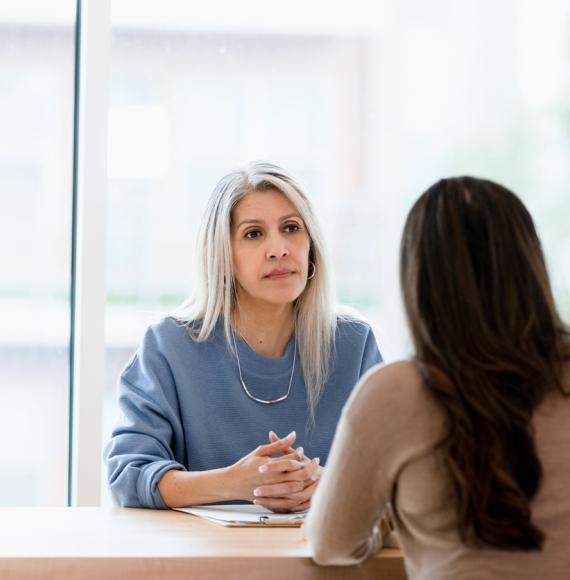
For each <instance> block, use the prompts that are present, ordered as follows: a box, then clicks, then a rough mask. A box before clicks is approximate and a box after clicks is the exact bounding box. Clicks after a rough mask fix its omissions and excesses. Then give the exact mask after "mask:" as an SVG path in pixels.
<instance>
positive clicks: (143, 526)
mask: <svg viewBox="0 0 570 580" xmlns="http://www.w3.org/2000/svg"><path fill="white" fill-rule="evenodd" d="M0 521H1V522H2V525H1V531H0V578H2V580H15V579H24V578H25V579H26V580H33V579H36V578H37V579H39V578H42V579H47V578H49V579H60V578H61V579H72V580H95V579H97V580H100V579H103V580H112V579H115V578H120V579H121V580H130V579H131V578H132V579H135V578H136V579H137V580H146V579H151V578H153V579H154V578H157V579H161V580H171V579H172V580H174V579H178V578H184V579H189V578H196V579H200V580H210V579H217V578H224V579H228V578H240V579H256V580H257V579H259V580H261V579H263V580H279V579H288V580H289V579H291V578H293V579H294V580H303V579H305V578H319V579H322V578H327V579H329V578H330V579H341V578H342V579H344V578H347V579H350V578H358V579H361V578H362V579H364V578H380V579H385V580H405V578H406V576H405V573H404V566H403V560H402V555H401V553H400V551H399V550H396V549H384V550H382V551H381V552H380V553H379V554H378V555H377V556H376V557H374V558H372V559H370V560H369V561H367V562H366V563H365V564H363V565H362V566H356V567H350V568H336V567H325V568H321V567H319V566H316V565H315V564H314V563H313V562H312V560H311V558H310V553H309V547H308V545H307V543H306V542H305V541H304V539H303V535H302V531H301V529H300V528H267V529H264V528H251V529H248V528H225V527H223V526H220V525H218V524H214V523H211V522H208V521H205V520H202V519H200V518H197V517H195V516H191V515H188V514H184V513H180V512H175V511H161V510H141V509H121V508H38V507H34V508H19V507H13V508H0Z"/></svg>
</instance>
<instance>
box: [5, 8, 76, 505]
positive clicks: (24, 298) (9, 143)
mask: <svg viewBox="0 0 570 580" xmlns="http://www.w3.org/2000/svg"><path fill="white" fill-rule="evenodd" d="M37 4H38V3H37V2H30V1H26V0H21V1H19V2H17V3H3V4H2V6H1V7H0V127H1V130H0V247H1V248H2V250H1V252H0V256H1V258H0V320H1V321H2V322H1V324H0V441H2V444H1V445H0V498H1V499H0V503H1V504H2V505H65V503H66V501H67V490H66V479H67V453H68V395H69V392H68V391H69V371H68V362H69V361H68V355H69V353H68V345H69V287H70V261H71V199H72V195H71V192H72V165H73V164H72V161H73V102H74V92H73V78H74V54H75V39H74V30H75V28H74V24H75V2H74V1H69V0H67V1H66V0H50V1H46V2H43V4H44V10H43V11H38V10H37V8H38V5H37ZM48 14H49V16H48Z"/></svg>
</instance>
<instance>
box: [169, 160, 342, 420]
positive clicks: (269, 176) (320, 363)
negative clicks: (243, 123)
mask: <svg viewBox="0 0 570 580" xmlns="http://www.w3.org/2000/svg"><path fill="white" fill-rule="evenodd" d="M275 190H277V191H279V192H281V193H282V194H283V195H285V196H286V197H287V199H288V200H289V201H290V202H291V203H292V204H293V205H294V206H295V208H296V210H297V211H298V212H299V214H300V216H301V218H302V219H303V221H304V222H305V227H306V228H307V232H308V234H309V237H310V240H311V247H310V252H309V260H310V261H311V262H313V264H314V267H315V269H314V276H313V277H312V278H311V279H308V280H307V285H306V286H305V289H304V290H303V292H302V293H301V295H300V296H299V297H298V298H297V299H296V301H295V304H294V313H295V329H296V340H297V346H298V350H299V356H300V359H301V365H302V368H303V374H304V378H305V384H306V388H307V401H308V406H309V412H310V416H311V417H312V418H314V412H315V408H316V405H317V402H318V400H319V397H320V395H321V392H322V389H323V386H324V383H325V381H326V379H327V377H328V374H329V371H330V366H331V360H332V356H333V349H334V337H335V332H336V324H337V316H336V313H335V309H334V307H333V297H332V289H331V283H330V279H329V277H330V275H329V264H328V259H327V257H326V253H325V250H324V245H323V237H322V233H321V229H320V227H319V224H318V222H317V219H316V216H315V213H314V210H313V207H312V205H311V202H310V201H309V198H308V197H307V195H306V194H305V192H304V191H303V189H302V188H301V186H300V185H299V184H298V183H297V181H296V180H295V179H294V178H293V177H291V175H289V174H288V173H287V172H286V171H285V170H283V169H282V168H281V167H278V166H276V165H273V164H272V163H269V162H266V161H254V162H252V163H249V164H248V165H246V166H245V167H243V168H242V169H238V170H236V171H232V172H231V173H228V174H227V175H226V176H225V177H223V178H222V179H220V181H219V182H218V184H217V185H216V187H215V189H214V191H213V192H212V195H211V196H210V199H209V202H208V205H207V207H206V211H205V213H204V216H203V218H202V224H201V227H200V231H199V234H198V240H197V242H198V243H197V251H198V285H197V288H196V292H195V294H194V295H193V296H192V297H191V298H189V299H188V300H187V301H186V302H185V303H184V304H182V306H181V307H180V309H179V310H178V311H177V312H176V313H175V314H174V318H175V319H176V320H178V321H179V322H180V323H182V324H184V325H185V326H186V327H187V330H188V333H189V334H190V336H191V337H192V338H193V339H194V340H195V341H197V342H203V341H206V340H208V338H209V337H210V335H211V334H212V332H213V331H214V328H215V326H216V324H217V323H218V321H220V320H221V321H222V322H223V324H224V332H225V337H226V340H227V343H228V346H229V348H230V351H231V352H234V348H233V344H232V339H231V315H232V312H233V310H234V308H235V307H236V292H235V282H234V272H233V264H232V247H231V238H230V226H231V214H232V210H233V208H234V207H235V206H236V205H237V203H238V202H239V201H240V200H241V199H243V198H244V197H245V196H246V195H247V194H248V193H250V192H252V191H255V192H260V191H275Z"/></svg>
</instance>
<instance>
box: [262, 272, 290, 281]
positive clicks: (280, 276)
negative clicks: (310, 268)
mask: <svg viewBox="0 0 570 580" xmlns="http://www.w3.org/2000/svg"><path fill="white" fill-rule="evenodd" d="M292 275H293V271H292V270H284V269H283V270H282V269H276V270H271V272H269V274H266V275H265V278H269V280H286V279H287V278H290V277H291V276H292Z"/></svg>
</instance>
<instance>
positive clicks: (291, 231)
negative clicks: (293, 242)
mask: <svg viewBox="0 0 570 580" xmlns="http://www.w3.org/2000/svg"><path fill="white" fill-rule="evenodd" d="M283 229H284V230H285V232H287V233H288V234H294V233H295V232H299V231H301V229H302V228H301V226H300V225H299V224H296V223H291V224H287V225H286V226H285V227H284V228H283Z"/></svg>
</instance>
